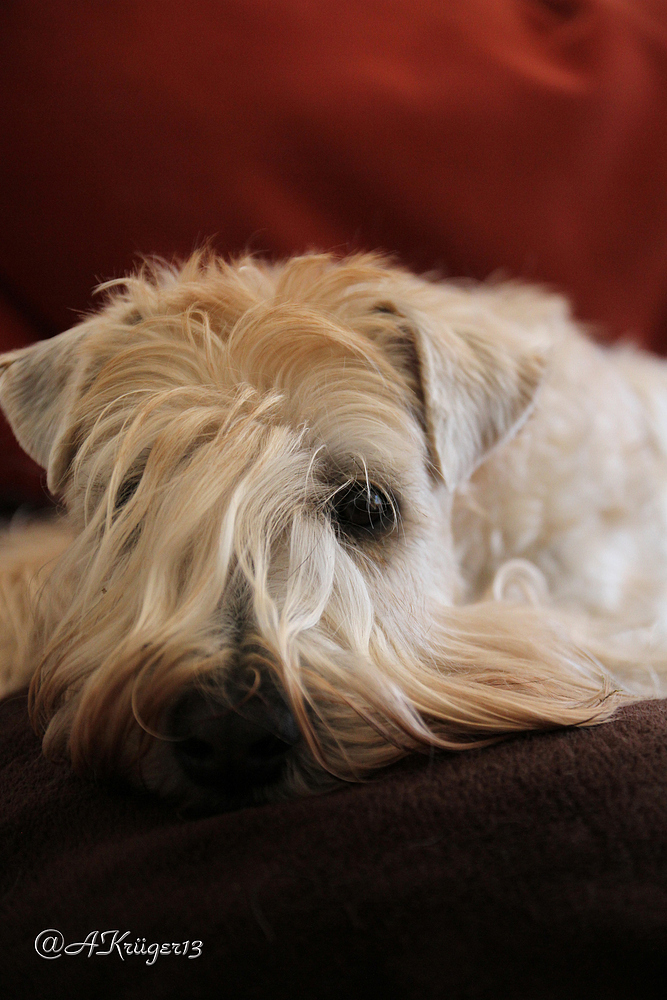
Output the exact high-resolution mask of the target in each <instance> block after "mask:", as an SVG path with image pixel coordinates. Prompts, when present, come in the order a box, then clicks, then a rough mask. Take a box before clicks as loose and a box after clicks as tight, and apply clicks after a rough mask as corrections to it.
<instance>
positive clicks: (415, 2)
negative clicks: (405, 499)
mask: <svg viewBox="0 0 667 1000" xmlns="http://www.w3.org/2000/svg"><path fill="white" fill-rule="evenodd" d="M0 87H1V88H2V91H3V93H4V94H9V95H10V99H9V100H5V101H3V102H0V144H1V146H2V148H3V157H2V166H1V167H0V233H1V234H2V235H1V237H0V278H1V279H2V281H3V282H4V287H5V288H6V289H7V290H8V291H9V293H10V294H11V295H12V297H13V298H14V299H15V300H16V301H17V302H21V303H23V304H24V305H26V306H27V307H28V309H29V312H30V314H31V315H33V316H38V317H40V320H41V324H40V326H39V329H38V330H37V332H39V333H41V334H42V335H43V334H45V333H48V332H52V331H53V330H56V329H62V328H64V327H66V326H68V325H70V324H71V323H72V321H73V319H74V317H75V313H74V312H73V310H80V309H83V308H85V307H86V306H87V305H89V304H90V301H91V299H90V289H91V286H92V285H93V284H94V283H95V282H96V281H97V280H98V279H102V278H106V277H109V276H113V275H118V274H120V273H122V272H123V271H125V270H126V269H127V268H128V267H131V266H132V263H133V261H134V260H135V259H136V255H137V253H139V252H147V253H155V252H157V253H160V254H166V255H169V256H170V255H171V254H172V253H173V252H174V251H176V252H178V253H180V254H186V253H188V252H189V251H190V250H191V249H192V248H193V247H194V246H196V245H197V244H199V243H200V242H201V241H202V240H204V239H205V238H208V237H213V241H214V244H215V245H216V246H217V247H218V248H219V249H220V250H221V251H224V252H228V251H238V250H242V249H244V248H246V247H251V248H253V249H256V250H259V251H267V252H270V253H272V254H289V253H292V252H294V251H297V250H302V249H306V248H309V247H318V248H325V249H330V248H335V249H338V250H341V251H344V250H347V249H350V248H353V247H357V246H364V247H370V248H378V247H382V248H385V249H387V250H390V251H394V252H396V253H397V254H398V255H399V257H400V258H401V259H402V260H403V261H405V262H406V263H408V264H410V265H411V266H413V267H416V268H419V269H425V268H434V267H435V268H440V269H441V270H442V272H443V273H451V274H456V275H461V274H462V275H472V276H476V277H480V278H483V277H486V276H487V275H488V274H489V273H490V272H493V271H496V270H498V269H502V270H504V271H505V272H506V273H507V274H510V275H522V276H524V277H527V278H530V279H534V280H538V281H546V282H549V283H553V284H555V285H556V286H557V287H559V288H562V289H563V290H565V291H567V292H568V294H570V295H571V296H572V298H573V300H574V302H575V304H576V308H577V311H578V313H579V315H580V316H582V317H583V318H584V319H587V320H592V321H594V322H596V323H601V324H604V327H605V328H606V330H607V331H608V333H609V335H614V336H616V335H620V334H623V333H625V332H626V331H629V332H631V333H632V334H633V335H635V336H636V337H637V338H638V339H640V340H641V341H642V342H644V343H645V344H647V345H651V346H654V347H657V348H664V347H665V346H666V344H667V340H666V337H667V328H666V326H665V302H666V301H667V128H666V126H665V123H666V122H667V11H666V10H665V4H664V2H663V0H634V2H633V3H629V2H625V0H448V2H447V3H442V2H441V0H393V2H392V3H391V4H386V3H382V2H380V0H366V2H365V3H359V2H358V0H339V2H338V3H336V4H318V3H315V2H311V3H308V2H304V0H191V2H190V3H188V4H183V3H180V0H126V2H124V3H121V4H79V3H74V2H69V3H68V2H63V0H23V2H16V3H12V4H4V5H2V10H1V11H0ZM2 336H3V334H2V332H1V331H0V338H1V337H2ZM6 341H7V335H6V334H5V342H6Z"/></svg>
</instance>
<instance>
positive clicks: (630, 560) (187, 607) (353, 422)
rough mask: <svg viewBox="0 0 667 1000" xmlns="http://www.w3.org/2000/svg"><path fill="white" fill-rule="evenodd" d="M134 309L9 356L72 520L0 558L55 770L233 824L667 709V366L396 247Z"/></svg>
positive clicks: (7, 611)
mask: <svg viewBox="0 0 667 1000" xmlns="http://www.w3.org/2000/svg"><path fill="white" fill-rule="evenodd" d="M104 288H105V292H106V296H107V301H106V305H105V306H104V307H103V308H102V309H101V310H100V311H99V312H98V313H96V314H95V315H92V316H90V317H89V318H87V319H86V320H85V321H84V322H82V323H80V324H79V325H78V326H76V327H74V328H73V329H72V330H69V331H68V332H66V333H63V334H61V335H60V336H58V337H55V338H54V339H52V340H49V341H44V342H42V343H38V344H35V345H34V346H32V347H28V348H26V349H24V350H19V351H14V352H12V353H10V354H6V355H4V356H3V357H2V358H0V370H2V371H3V372H4V374H3V375H2V379H1V380H0V399H1V402H2V406H3V408H4V411H5V413H6V415H7V417H8V419H9V422H10V424H11V426H12V428H13V430H14V432H15V434H16V437H17V439H18V441H19V442H20V444H21V445H22V446H23V448H24V449H25V450H26V451H27V452H28V454H29V455H31V456H32V457H33V458H34V459H35V460H36V461H37V462H39V463H40V464H41V465H42V466H43V467H44V468H45V469H46V470H47V482H48V486H49V488H50V490H51V491H52V493H53V494H54V495H55V496H56V497H58V498H59V500H60V501H61V504H62V509H63V513H62V517H61V519H60V520H59V521H56V522H55V523H54V522H51V523H46V524H45V523H37V524H33V525H28V526H23V527H20V526H16V525H15V526H13V527H10V528H9V530H8V531H7V532H6V533H5V536H4V540H3V545H2V550H1V551H0V680H1V682H2V685H3V686H4V689H5V690H6V691H11V690H15V689H17V688H19V687H20V686H21V685H24V684H27V683H28V682H30V709H31V713H32V718H33V722H34V725H35V727H36V728H37V730H38V731H39V732H40V733H43V735H44V748H45V750H46V752H47V753H48V754H51V755H53V754H66V755H67V756H68V757H69V758H70V759H71V761H72V763H73V765H74V767H75V768H77V769H78V770H88V771H91V772H94V773H95V774H106V775H110V776H122V777H125V778H127V779H128V780H130V781H131V782H133V783H134V784H138V785H144V786H145V787H147V788H149V789H151V790H154V791H157V792H159V793H160V794H163V795H166V796H171V797H174V798H176V799H178V800H179V801H180V802H182V803H183V804H185V805H186V806H190V807H193V808H196V809H197V808H202V809H220V808H229V807H232V806H238V805H241V804H244V803H250V802H256V801H262V800H266V799H275V798H280V797H284V796H288V795H294V794H305V793H308V792H312V791H314V790H317V789H322V788H324V787H327V785H328V783H330V782H332V781H334V780H335V779H336V778H338V779H340V778H342V779H348V780H352V779H357V778H360V777H363V776H365V775H368V774H369V773H370V772H372V771H373V770H374V769H376V768H378V767H381V766H383V765H386V764H388V763H390V762H391V761H395V760H396V759H397V758H399V757H401V756H403V755H405V754H406V753H411V752H414V751H420V750H421V751H424V750H426V751H428V750H430V748H433V747H435V748H444V749H446V750H453V749H456V750H460V749H463V748H466V747H471V746H473V745H480V744H483V743H487V742H491V741H492V740H495V739H498V738H499V737H500V736H501V735H503V734H508V733H512V732H516V731H518V730H527V729H548V728H553V727H557V726H571V725H589V724H592V723H596V722H600V721H602V720H604V719H607V718H609V717H610V715H611V714H612V713H613V712H614V711H615V709H616V708H617V707H618V706H619V705H620V704H622V703H624V702H627V701H628V700H630V699H632V698H636V697H638V696H656V695H659V694H661V693H662V689H663V687H664V678H665V676H666V674H667V671H665V669H664V664H665V660H666V655H667V654H666V651H667V637H665V622H666V620H667V489H666V487H667V368H666V367H665V366H664V364H663V363H662V362H661V361H658V360H656V359H652V358H649V357H648V356H646V355H643V354H641V353H639V352H637V351H634V350H632V349H630V348H621V349H613V350H608V349H602V348H600V347H598V346H595V345H594V344H593V343H592V342H590V341H589V340H588V339H586V338H585V337H584V336H583V335H582V333H581V332H580V330H579V329H578V328H577V327H576V325H575V324H574V323H573V322H572V320H571V319H570V316H569V315H568V310H567V307H566V305H565V304H564V302H563V301H562V300H561V299H559V298H557V297H555V296H552V295H549V294H545V293H544V292H542V291H539V290H534V289H530V288H526V287H523V286H521V285H517V284H513V283H508V284H496V285H474V286H473V285H462V284H449V283H431V282H429V281H426V280H423V279H421V278H416V277H414V276H412V275H410V274H408V273H406V272H405V271H402V270H400V269H398V268H395V267H392V266H390V265H388V264H387V263H386V262H384V261H383V260H382V259H379V258H377V257H372V256H356V257H352V258H349V259H347V260H336V259H334V258H332V257H329V256H323V255H315V254H312V255H306V256H302V257H297V258H295V259H292V260H289V261H287V262H285V263H281V264H277V265H272V264H267V263H262V262H259V261H256V260H254V259H252V258H250V257H247V258H242V259H240V260H237V261H235V262H232V263H231V264H227V263H223V262H221V261H220V260H217V259H214V258H212V257H210V256H206V255H201V254H199V255H196V256H195V257H193V258H192V259H191V260H189V261H188V262H187V263H185V264H184V265H183V266H179V267H173V268H172V267H168V266H161V265H153V266H150V267H146V268H144V269H143V270H142V271H141V272H140V273H139V274H138V275H136V276H134V277H130V278H127V279H125V280H123V281H116V282H110V283H108V284H107V285H106V286H104Z"/></svg>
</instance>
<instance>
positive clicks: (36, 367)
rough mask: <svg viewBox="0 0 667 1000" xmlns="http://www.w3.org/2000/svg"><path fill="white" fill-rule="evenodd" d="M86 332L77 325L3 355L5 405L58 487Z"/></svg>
mask: <svg viewBox="0 0 667 1000" xmlns="http://www.w3.org/2000/svg"><path fill="white" fill-rule="evenodd" d="M84 333H85V328H84V327H75V328H74V329H72V330H67V331H66V332H65V333H61V334H59V335H58V336H57V337H53V338H52V339H51V340H41V341H38V342H37V343H36V344H32V345H31V346H30V347H24V348H21V349H20V350H16V351H10V352H9V353H7V354H2V355H0V406H1V407H2V410H3V412H4V414H5V416H6V417H7V420H8V421H9V424H10V426H11V428H12V430H13V432H14V434H15V436H16V440H17V441H18V443H19V444H20V445H21V447H22V448H23V450H24V451H26V452H27V453H28V455H30V457H31V458H32V459H34V460H35V462H37V463H38V465H41V466H42V467H43V468H45V469H47V470H48V484H49V489H51V490H53V491H55V490H56V489H57V486H58V484H59V482H60V480H61V477H62V475H63V473H64V472H65V468H64V467H63V466H64V464H66V460H65V456H64V451H65V449H64V447H63V445H64V437H65V434H66V431H67V429H68V426H69V417H70V413H71V410H72V406H73V402H74V400H75V399H76V386H77V384H78V382H79V381H80V375H81V374H82V371H83V367H84V364H83V360H82V359H81V357H80V355H79V351H78V347H79V344H80V341H81V339H82V337H83V335H84Z"/></svg>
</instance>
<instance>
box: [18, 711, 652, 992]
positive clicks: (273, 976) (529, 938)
mask: <svg viewBox="0 0 667 1000" xmlns="http://www.w3.org/2000/svg"><path fill="white" fill-rule="evenodd" d="M666 734H667V702H654V703H644V704H640V705H637V706H635V707H632V708H630V709H626V710H624V711H623V713H622V714H621V715H620V716H619V718H618V719H617V720H616V721H614V722H612V723H610V724H607V725H605V726H602V727H600V728H597V729H590V730H573V731H567V732H556V733H553V734H547V735H540V736H534V737H533V736H524V737H520V738H517V739H514V740H511V741H508V742H506V743H504V744H501V745H499V746H496V747H492V748H490V749H486V750H482V751H476V752H470V753H463V754H461V755H450V756H439V757H437V758H435V757H434V758H433V759H431V760H425V759H423V758H422V759H417V760H411V761H407V762H405V763H404V764H403V765H402V766H400V767H397V768H396V769H395V770H394V772H393V773H392V774H386V775H384V776H383V777H382V778H380V779H378V780H375V781H373V782H370V783H368V784H366V785H359V786H348V787H345V788H343V789H342V790H341V791H340V792H338V793H334V794H330V795H327V796H323V797H320V798H312V799H306V800H302V801H296V802H288V803H284V804H280V805H270V806H262V807H258V808H254V809H244V810H241V811H239V812H236V813H230V814H227V815H222V816H218V817H213V818H206V819H200V820H185V819H183V818H181V817H179V816H178V815H177V814H176V813H175V812H174V811H173V810H172V809H170V808H169V807H167V806H165V805H162V804H161V803H159V802H155V801H151V800H145V799H143V798H142V797H140V796H136V795H132V794H128V793H126V792H124V791H121V790H113V789H107V788H103V787H97V786H95V785H94V784H92V783H90V782H87V781H84V780H81V779H79V778H76V777H74V776H73V775H71V774H70V773H69V771H68V770H67V768H66V767H65V766H61V765H53V764H50V763H48V762H47V761H46V760H44V759H43V758H42V757H41V756H40V752H39V746H38V742H37V740H36V738H35V737H34V735H33V734H32V733H31V731H30V728H29V725H28V720H27V715H26V705H25V699H24V698H23V697H18V698H13V699H10V700H8V701H6V702H4V703H3V704H2V705H0V801H1V802H2V816H1V819H0V830H1V833H0V857H1V859H2V866H1V872H2V875H1V878H2V885H1V892H2V903H1V906H0V942H2V944H1V946H0V982H2V984H3V996H8V997H12V998H13V997H17V998H19V997H21V998H22V997H30V998H31V1000H32V998H34V997H38V996H43V997H49V998H50V1000H52V998H58V997H85V998H92V997H95V998H96V1000H101V998H104V997H113V998H119V997H137V998H138V997H141V998H142V1000H147V998H149V997H150V998H161V997H165V998H166V997H169V998H171V997H173V998H179V1000H181V998H184V997H187V998H188V1000H192V998H197V997H216V998H226V997H229V998H233V1000H243V998H250V997H253V998H262V1000H264V998H267V1000H268V998H270V1000H276V998H281V997H289V998H290V1000H300V998H304V1000H319V998H331V1000H343V998H356V997H359V998H364V1000H369V998H372V997H389V998H392V997H397V998H401V1000H411V998H414V1000H428V998H434V1000H435V998H438V1000H439V998H444V997H446V998H447V1000H457V998H480V1000H481V998H493V1000H498V998H515V997H516V998H519V997H520V998H526V1000H537V998H539V1000H541V998H554V1000H564V998H571V997H582V998H583V997H586V998H587V1000H588V998H601V997H602V998H608V997H609V998H610V997H619V998H621V997H622V998H623V1000H628V998H632V1000H637V998H643V997H653V996H656V997H658V996H660V997H662V996H663V995H664V989H665V982H667V979H666V978H665V973H667V796H666V795H665V791H666V789H667V739H666ZM46 929H53V931H54V932H55V931H60V932H61V933H62V935H63V940H64V944H65V945H68V946H72V945H76V944H78V945H79V947H78V948H72V947H70V951H78V954H64V953H63V954H60V957H57V958H53V957H52V958H48V959H47V958H43V957H40V956H39V955H38V954H37V952H36V950H35V943H34V942H35V938H36V937H37V935H38V934H39V933H40V932H41V931H43V930H46ZM95 931H98V932H99V934H98V935H97V936H95V934H94V932H95ZM114 931H118V932H119V933H118V934H117V935H115V936H114V934H113V933H112V932H114ZM103 932H108V933H107V934H106V935H104V936H103ZM126 932H128V933H127V936H125V937H123V935H125V933H126ZM55 939H56V935H55V934H51V935H47V936H43V937H42V939H41V942H42V947H43V948H46V949H49V948H51V949H52V948H53V947H54V942H55ZM144 939H145V940H144ZM186 941H187V942H189V944H188V948H187V953H183V951H184V943H185V942H186ZM198 941H201V942H202V944H201V954H198V952H199V951H200V946H199V945H198V944H195V942H198ZM83 942H85V944H82V943H83ZM175 943H181V946H180V951H181V952H182V953H181V954H180V955H179V954H175V953H174V951H175V949H174V948H173V944H175ZM154 944H155V945H157V944H159V945H160V946H162V945H167V946H168V947H169V950H170V954H168V955H167V954H159V955H158V956H157V958H155V957H154V951H155V949H154V948H151V946H152V945H154ZM126 946H131V950H132V952H133V953H132V954H127V950H126ZM163 950H164V949H163ZM105 951H107V952H110V954H106V955H105V954H101V953H100V952H105ZM135 951H138V952H142V951H143V952H144V953H143V954H134V952H135ZM121 952H123V953H124V957H123V958H121V954H120V953H121ZM48 953H49V954H53V951H50V952H48ZM8 989H9V992H8Z"/></svg>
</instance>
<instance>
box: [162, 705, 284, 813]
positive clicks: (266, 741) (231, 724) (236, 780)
mask: <svg viewBox="0 0 667 1000" xmlns="http://www.w3.org/2000/svg"><path fill="white" fill-rule="evenodd" d="M170 728H171V732H172V734H173V736H174V738H175V742H174V744H173V747H174V754H175V756H176V759H177V761H178V763H179V764H180V766H181V768H182V769H183V771H184V772H185V774H186V775H187V776H188V778H190V780H191V781H193V782H194V784H196V785H199V786H201V787H205V788H210V787H215V788H217V789H218V790H220V791H221V792H223V793H226V794H228V795H233V796H237V795H242V794H244V793H247V792H248V791H250V790H252V789H253V788H259V787H260V786H263V785H270V784H273V783H274V782H276V781H278V780H279V778H280V776H281V773H282V770H283V767H284V765H285V763H286V760H287V757H288V755H289V753H290V751H291V750H292V747H293V746H294V745H295V744H296V743H297V742H298V739H299V732H298V729H297V725H296V722H295V721H294V716H293V715H292V713H291V712H290V710H289V708H288V707H287V705H286V704H285V703H284V701H282V699H281V698H279V697H278V696H276V695H274V694H272V695H271V697H269V698H263V697H262V696H261V695H259V694H255V695H253V696H252V697H250V698H248V699H247V700H245V701H244V702H242V703H241V704H240V705H239V706H238V707H230V706H229V705H226V704H222V703H221V702H220V701H217V700H216V699H215V698H214V697H213V696H211V695H210V694H208V693H206V692H203V691H198V690H189V691H187V692H186V693H185V694H184V695H183V696H182V697H181V698H180V699H179V701H178V702H177V704H176V705H175V707H174V709H173V712H172V716H171V727H170Z"/></svg>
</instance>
